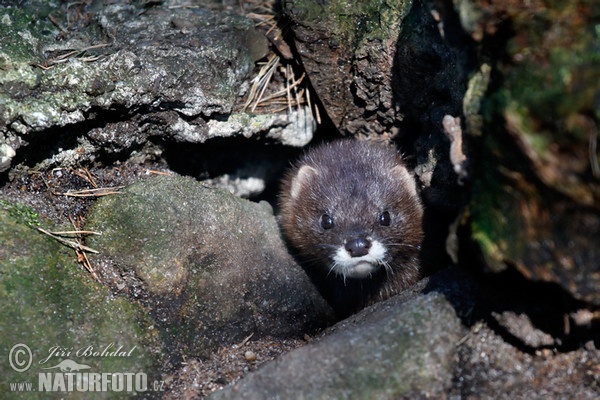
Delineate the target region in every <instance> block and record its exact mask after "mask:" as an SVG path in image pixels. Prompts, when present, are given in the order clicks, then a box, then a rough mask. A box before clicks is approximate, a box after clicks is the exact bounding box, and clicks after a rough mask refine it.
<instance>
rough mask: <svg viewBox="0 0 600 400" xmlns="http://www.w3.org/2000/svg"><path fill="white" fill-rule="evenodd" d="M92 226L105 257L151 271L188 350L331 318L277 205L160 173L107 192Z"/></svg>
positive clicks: (168, 336)
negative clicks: (294, 251)
mask: <svg viewBox="0 0 600 400" xmlns="http://www.w3.org/2000/svg"><path fill="white" fill-rule="evenodd" d="M86 227H87V229H90V230H94V231H99V232H102V236H97V237H94V238H93V239H91V240H90V242H89V245H90V246H91V247H93V248H96V249H97V250H98V251H100V252H101V254H102V257H103V258H102V260H103V262H111V263H115V265H116V268H118V269H120V270H122V271H125V272H127V273H134V274H135V275H136V276H137V277H138V278H139V279H140V280H141V281H142V283H143V286H144V288H145V291H146V293H147V296H148V304H149V306H150V307H151V309H152V314H153V316H154V318H155V320H156V321H157V325H158V326H159V327H160V329H161V331H162V332H163V335H164V336H165V341H166V342H167V343H169V345H170V346H173V347H175V348H177V349H178V350H179V351H181V352H184V353H185V354H186V355H188V356H190V355H196V356H204V357H206V356H208V355H209V354H210V352H211V351H213V350H215V349H216V348H217V347H218V346H222V345H224V344H232V343H235V342H240V341H242V340H243V339H244V338H245V337H246V336H248V335H250V334H254V335H255V336H256V337H260V336H264V335H274V336H281V337H286V336H292V337H298V336H301V335H302V334H304V333H306V332H312V330H314V329H315V328H316V327H318V326H323V324H326V323H327V322H328V321H331V318H332V314H331V313H332V311H331V310H330V308H329V306H328V305H327V304H326V303H325V301H324V300H323V299H322V298H321V296H320V295H319V293H318V292H317V291H316V289H315V288H314V287H313V285H312V284H311V283H310V281H309V280H308V278H307V276H306V275H305V273H304V271H303V270H302V269H301V268H300V267H299V266H298V265H297V264H296V263H295V261H294V260H293V259H292V257H291V256H290V255H289V254H288V253H287V251H286V249H285V246H284V244H283V242H282V240H281V237H280V233H279V229H278V226H277V223H276V220H275V217H274V216H273V214H272V210H271V209H270V207H268V205H267V206H265V205H263V204H256V203H251V202H249V201H247V200H243V199H239V198H237V197H235V196H233V195H231V194H230V193H228V192H226V191H224V190H220V189H214V188H208V187H205V186H203V185H202V184H201V183H199V182H197V181H195V180H194V179H191V178H185V177H180V176H172V177H157V178H153V179H149V180H145V181H142V182H139V183H137V184H135V185H132V186H130V187H129V188H127V189H126V190H124V191H123V192H122V193H121V194H119V195H115V196H111V197H106V198H103V199H101V200H100V201H98V203H97V204H96V205H95V206H94V208H93V210H92V212H91V213H90V215H89V217H88V221H87V224H86ZM107 259H110V261H107ZM94 260H96V261H100V260H97V259H96V258H94Z"/></svg>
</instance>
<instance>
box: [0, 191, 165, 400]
mask: <svg viewBox="0 0 600 400" xmlns="http://www.w3.org/2000/svg"><path fill="white" fill-rule="evenodd" d="M43 222H45V221H43V220H41V219H40V218H39V217H38V215H37V213H35V212H34V211H33V210H32V209H30V208H29V207H26V206H24V205H21V204H16V203H9V202H7V201H4V200H0V242H2V246H0V260H1V262H0V301H1V302H2V313H3V317H2V322H1V323H0V351H1V352H2V354H3V355H4V357H3V361H2V362H1V363H0V372H1V374H2V377H3V378H2V382H1V383H0V390H1V391H2V393H10V392H11V391H12V390H11V388H10V387H9V383H10V382H31V383H32V384H33V389H34V392H35V393H28V395H31V396H32V397H29V398H40V399H42V398H48V395H49V393H48V392H40V391H38V389H39V386H38V374H42V373H52V374H54V375H58V376H57V378H60V377H61V376H63V374H62V373H61V371H60V370H59V369H58V368H54V369H47V370H45V369H44V368H50V367H55V366H57V365H58V364H59V363H60V362H62V361H64V360H66V359H69V360H72V361H75V362H76V363H78V364H84V365H87V366H89V367H90V368H89V370H86V371H85V372H93V373H102V372H121V373H125V372H131V373H135V374H137V373H139V372H143V373H145V374H147V376H148V380H149V382H151V381H152V380H153V379H158V378H160V376H161V373H162V371H161V370H159V367H160V366H161V363H162V361H164V359H163V356H164V353H163V347H162V343H161V341H160V339H159V331H158V329H156V328H155V327H154V324H153V322H152V321H151V320H150V318H149V317H148V315H147V314H146V312H145V310H144V308H143V307H142V306H141V305H140V304H136V303H132V302H130V301H129V300H128V299H126V298H124V297H115V296H113V295H112V294H111V292H110V291H109V290H108V288H106V287H104V286H102V285H100V284H98V283H97V282H94V281H93V279H92V278H91V276H90V275H89V274H88V273H87V272H86V271H84V270H83V269H82V268H81V267H80V266H79V265H78V264H77V263H76V262H75V259H76V256H75V253H74V252H73V251H72V250H69V249H68V248H66V247H64V246H62V245H60V244H59V243H58V242H57V241H55V240H54V239H51V238H49V237H48V236H44V235H43V234H42V233H41V232H39V231H38V230H37V229H36V227H37V226H38V225H41V224H42V223H43ZM17 345H20V346H21V347H16V348H15V346H17ZM24 346H27V347H28V348H29V350H30V352H31V361H32V363H31V365H30V367H29V368H28V369H26V370H25V371H23V372H18V371H15V369H14V368H13V367H12V366H13V365H14V366H17V367H23V368H24V367H25V366H26V363H27V360H28V357H27V353H26V352H23V353H20V355H18V354H19V351H25V350H24V349H25V347H24ZM121 346H122V347H121ZM119 347H121V350H122V351H125V352H126V353H128V354H127V355H125V356H117V355H113V356H111V355H106V356H101V355H98V354H95V355H94V354H92V352H97V353H100V354H101V353H102V351H104V350H106V353H105V354H107V353H110V352H114V351H118V349H119ZM11 349H15V350H14V351H13V352H12V353H11ZM11 363H12V364H11ZM54 375H52V376H54ZM63 378H64V377H63ZM51 382H52V383H53V384H54V382H55V380H54V379H52V380H51ZM51 388H54V389H56V386H52V387H51ZM46 390H48V389H46ZM72 391H73V392H74V393H73V395H74V397H73V398H85V397H86V395H85V393H80V392H77V391H75V390H72ZM122 394H123V392H121V393H117V392H115V391H109V392H104V393H102V394H101V398H117V397H119V396H122ZM130 394H131V393H130Z"/></svg>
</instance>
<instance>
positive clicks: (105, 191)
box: [58, 186, 125, 197]
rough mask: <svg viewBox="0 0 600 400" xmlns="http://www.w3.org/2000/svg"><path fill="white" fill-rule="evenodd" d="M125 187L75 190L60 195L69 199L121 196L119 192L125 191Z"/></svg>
mask: <svg viewBox="0 0 600 400" xmlns="http://www.w3.org/2000/svg"><path fill="white" fill-rule="evenodd" d="M124 187H125V186H115V187H106V188H96V189H83V190H75V191H68V192H65V193H58V195H59V196H67V197H102V196H108V195H111V194H119V190H120V189H123V188H124Z"/></svg>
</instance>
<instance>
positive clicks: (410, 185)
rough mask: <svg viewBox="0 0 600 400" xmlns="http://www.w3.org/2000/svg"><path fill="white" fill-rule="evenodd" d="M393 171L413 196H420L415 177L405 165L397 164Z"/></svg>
mask: <svg viewBox="0 0 600 400" xmlns="http://www.w3.org/2000/svg"><path fill="white" fill-rule="evenodd" d="M391 171H392V174H393V175H395V176H396V177H397V178H398V179H399V180H400V181H401V182H402V183H403V184H404V185H403V186H404V187H405V188H406V189H407V190H408V192H409V193H410V195H411V196H415V197H418V194H417V184H416V182H415V178H413V176H412V175H411V174H410V172H408V170H407V169H406V167H405V166H404V165H396V166H395V167H394V168H392V170H391Z"/></svg>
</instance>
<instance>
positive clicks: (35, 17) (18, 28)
mask: <svg viewBox="0 0 600 400" xmlns="http://www.w3.org/2000/svg"><path fill="white" fill-rule="evenodd" d="M52 11H56V10H55V9H54V8H52V6H50V5H49V3H48V2H39V3H37V4H35V5H31V4H30V5H29V7H27V6H25V7H1V8H0V37H1V38H2V47H1V49H2V50H1V52H2V53H1V54H2V62H3V63H4V66H5V68H10V67H11V65H12V63H16V62H28V61H31V60H33V59H35V57H36V56H37V55H38V46H39V44H40V42H43V41H50V40H52V41H53V40H54V38H55V37H56V35H57V34H58V30H57V28H56V27H55V26H54V25H52V23H51V22H50V20H49V19H48V15H49V14H50V12H52Z"/></svg>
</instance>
